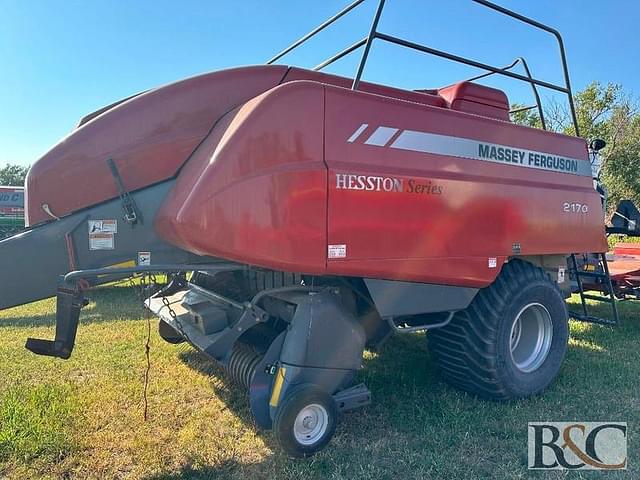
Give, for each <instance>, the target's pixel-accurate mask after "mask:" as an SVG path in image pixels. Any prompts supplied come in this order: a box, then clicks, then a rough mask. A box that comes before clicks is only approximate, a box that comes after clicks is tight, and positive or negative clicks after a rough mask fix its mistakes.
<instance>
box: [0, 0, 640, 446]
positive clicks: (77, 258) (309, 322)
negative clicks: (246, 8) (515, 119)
mask: <svg viewBox="0 0 640 480" xmlns="http://www.w3.org/2000/svg"><path fill="white" fill-rule="evenodd" d="M474 1H475V2H476V3H479V4H481V5H484V6H486V7H488V8H490V9H492V10H494V11H497V12H499V13H501V14H505V15H507V16H509V17H511V18H513V19H516V20H519V21H521V22H524V23H525V24H528V25H530V26H533V27H536V28H538V29H541V30H542V31H545V32H547V33H551V34H552V35H554V37H555V38H556V39H557V41H558V46H559V49H560V53H561V60H562V66H563V72H564V77H565V82H564V84H563V85H555V84H552V83H549V82H545V81H542V80H539V79H536V78H533V77H532V76H531V75H530V72H529V70H528V67H526V62H525V61H524V60H522V61H521V62H514V63H513V64H512V65H510V66H508V67H505V68H500V67H495V66H492V65H487V64H483V63H480V62H477V61H475V60H471V59H466V58H462V57H459V56H456V55H452V54H450V53H447V52H443V51H440V50H436V49H433V48H431V47H428V46H424V45H418V44H415V43H412V42H409V41H407V40H404V39H401V38H397V37H394V36H391V35H387V34H384V33H382V32H380V31H379V30H378V21H379V18H380V15H381V14H382V11H383V8H384V1H379V3H378V8H377V10H376V14H375V16H374V20H373V23H372V27H371V30H370V32H369V34H368V35H367V36H366V37H365V38H363V39H362V40H361V41H359V42H357V43H356V44H354V45H353V46H351V47H348V48H347V49H345V50H343V51H341V52H339V53H337V54H336V55H334V56H332V57H330V58H329V59H328V60H327V61H325V62H323V63H322V64H320V65H319V66H318V68H316V69H315V70H306V69H302V68H296V67H286V66H282V65H271V64H272V63H274V62H276V61H278V60H279V59H280V58H282V56H283V55H285V54H287V53H289V52H290V51H291V50H293V49H294V48H296V47H297V46H299V45H301V44H302V43H304V41H306V40H307V39H309V38H311V37H312V36H314V35H315V34H317V33H318V32H320V31H321V30H323V29H324V28H325V27H327V26H328V25H330V24H331V23H333V22H335V21H336V20H338V19H339V18H341V17H342V16H343V15H345V14H347V13H348V12H349V11H351V10H352V9H353V8H355V7H357V6H358V5H360V4H361V3H362V2H363V0H358V1H356V2H354V3H352V4H351V5H349V6H348V7H347V8H345V9H344V10H342V11H341V12H340V13H338V14H337V15H336V16H334V17H332V18H331V19H330V20H328V21H327V22H325V23H323V24H322V25H320V26H319V27H318V28H317V29H315V30H313V31H312V32H310V33H309V34H308V35H306V36H305V37H303V38H302V39H301V40H299V41H298V42H295V43H294V44H293V45H292V46H291V47H289V48H287V49H285V50H283V51H282V52H281V53H280V54H278V55H276V56H275V57H274V58H273V59H271V61H269V62H268V63H269V65H265V66H256V67H243V68H236V69H230V70H225V71H220V72H214V73H211V74H206V75H201V76H198V77H194V78H190V79H186V80H183V81H180V82H176V83H174V84H171V85H167V86H165V87H161V88H158V89H153V90H149V91H147V92H143V93H141V94H139V95H134V96H132V97H129V98H128V99H125V100H123V101H121V102H117V103H115V104H113V105H110V106H108V107H105V108H104V109H101V110H99V111H97V112H94V113H92V114H89V115H87V116H86V117H84V118H83V119H82V120H81V121H80V124H79V125H78V127H77V128H76V129H75V130H74V131H73V132H72V133H71V134H70V135H69V136H68V137H66V138H65V140H64V141H63V142H61V143H59V144H58V145H56V146H54V147H53V148H52V149H51V150H50V151H49V152H48V153H47V154H46V155H45V156H44V157H42V158H41V159H40V160H39V161H38V162H36V163H35V164H34V165H33V167H32V168H31V170H30V171H29V175H28V177H27V181H26V188H27V192H28V202H27V206H26V207H27V222H28V225H29V228H28V230H27V231H25V232H24V233H22V234H20V235H18V236H14V237H11V238H9V239H6V240H4V241H2V242H0V264H1V266H2V269H3V271H4V272H10V273H11V274H10V275H8V276H7V277H6V278H7V279H6V280H5V282H4V283H3V285H2V289H0V290H1V291H2V297H1V300H0V308H8V307H11V306H15V305H19V304H23V303H28V302H31V301H34V300H37V299H41V298H46V297H48V296H52V295H54V294H55V295H57V313H56V315H57V316H56V333H55V338H54V339H53V340H43V339H28V341H27V344H26V347H27V348H28V349H29V350H31V351H32V352H34V353H37V354H41V355H48V356H53V357H59V358H64V359H67V358H69V357H70V356H71V353H72V350H73V348H74V344H75V337H76V331H77V327H78V322H79V318H80V312H81V309H82V308H83V307H84V306H85V304H86V299H85V292H86V291H87V290H88V289H89V288H90V287H92V286H94V285H98V284H102V283H106V282H110V281H113V280H114V279H120V278H124V277H127V276H135V275H142V276H146V275H149V274H155V273H164V274H166V275H167V276H168V278H169V280H170V281H169V282H168V284H167V285H164V286H162V287H161V288H159V289H158V291H156V292H154V294H153V295H152V296H150V297H149V298H147V299H146V301H145V305H146V306H147V308H148V309H149V310H151V311H152V312H154V313H155V314H156V315H157V316H158V318H159V320H160V321H159V333H160V335H161V337H162V338H163V339H165V340H166V341H168V342H170V343H181V342H189V343H190V344H191V345H193V346H194V347H195V348H197V349H198V350H200V351H201V352H203V353H204V354H205V355H207V356H208V357H209V358H211V359H213V360H215V361H216V362H218V363H219V364H221V365H222V366H223V367H225V369H226V370H227V371H228V373H229V376H230V377H231V378H232V379H233V380H234V381H235V382H237V383H238V384H240V385H243V386H244V387H245V388H246V389H247V390H248V392H249V403H250V405H251V411H252V413H253V415H254V417H255V420H256V423H257V425H258V426H260V427H263V428H272V429H273V430H274V431H275V435H276V438H277V439H278V441H279V443H280V445H282V447H283V448H284V449H285V450H286V451H287V452H288V453H289V454H291V455H294V456H306V455H310V454H312V453H314V452H315V451H317V450H319V449H320V448H322V447H324V446H325V445H326V444H327V442H328V441H329V440H330V438H331V436H332V434H333V431H334V429H335V425H336V421H337V415H338V413H339V412H341V411H345V410H349V409H352V408H356V407H360V406H363V405H366V404H368V403H369V402H370V400H371V394H370V392H369V390H368V389H367V387H366V386H365V385H360V384H354V383H355V378H356V372H357V370H358V369H359V368H360V365H361V359H362V354H363V350H364V349H365V347H370V348H375V347H378V346H380V345H381V344H382V343H383V342H384V340H385V339H386V338H388V337H389V336H390V335H391V334H394V333H397V334H406V333H412V332H416V331H424V330H427V331H428V335H427V337H428V340H429V345H430V349H431V352H432V354H433V356H434V359H435V361H436V363H437V364H438V366H439V367H440V369H441V371H442V374H443V375H442V376H443V378H444V379H445V380H446V381H447V382H449V383H450V384H452V385H454V386H456V387H458V388H460V389H463V390H465V391H468V392H471V393H473V394H475V395H478V396H481V397H485V398H491V399H500V400H506V399H513V398H521V397H526V396H529V395H533V394H537V393H539V392H541V391H543V390H544V389H545V388H546V387H547V386H548V385H549V384H550V383H551V382H552V381H553V379H554V378H555V377H556V375H557V373H558V371H559V369H560V366H561V364H562V360H563V357H564V354H565V351H566V348H567V337H568V325H567V320H568V312H567V308H566V305H565V299H566V298H567V297H568V296H570V295H571V293H573V292H575V291H579V292H580V294H581V295H582V298H583V299H585V298H587V297H586V295H588V294H586V293H585V290H586V288H585V286H586V287H589V286H590V285H592V284H589V283H582V282H581V279H582V277H584V276H585V275H587V273H593V275H596V274H598V275H600V276H599V277H593V278H596V280H599V281H596V282H594V283H593V285H604V284H606V288H608V289H609V290H608V291H609V292H613V291H614V287H613V283H612V279H613V277H612V276H611V275H610V274H609V270H608V259H607V257H606V256H605V255H604V252H605V251H606V250H607V242H606V236H605V228H604V222H603V208H602V201H601V198H600V193H599V192H598V191H597V190H596V188H594V178H596V180H597V174H596V173H594V172H593V169H592V164H593V163H594V159H597V151H598V149H599V148H602V144H601V143H598V142H596V143H592V144H591V145H590V146H588V145H587V143H586V141H584V140H583V139H580V138H578V133H579V132H578V125H577V122H576V121H575V120H576V115H575V111H574V110H575V109H574V106H573V99H572V96H571V86H570V82H569V76H568V69H567V62H566V58H565V53H564V46H563V43H562V38H561V37H560V34H559V33H558V32H557V31H555V30H554V29H552V28H550V27H548V26H546V25H543V24H540V23H539V22H536V21H534V20H531V19H528V18H526V17H523V16H521V15H519V14H516V13H514V12H511V11H509V10H506V9H504V8H502V7H499V6H497V5H494V4H492V3H490V2H487V1H485V0H474ZM374 40H378V41H385V42H388V43H391V44H394V45H399V46H402V47H406V48H409V49H412V50H415V51H419V52H422V53H427V54H431V55H436V56H438V57H441V58H445V59H448V60H452V61H455V62H459V63H462V64H466V65H469V66H472V67H475V68H480V69H482V70H484V71H486V72H487V73H486V74H484V75H482V76H481V77H476V79H478V78H486V77H487V76H489V75H492V74H497V75H502V76H506V77H509V78H511V79H515V80H519V81H524V82H526V83H528V84H529V85H530V86H531V87H532V89H533V92H534V94H535V95H534V96H535V98H536V101H537V103H538V105H537V106H538V108H539V109H540V105H539V95H538V92H537V88H538V87H544V88H550V89H552V90H555V91H558V92H561V93H564V94H566V95H567V97H568V99H569V105H570V110H571V112H572V117H573V120H574V128H575V133H576V136H575V137H571V136H567V135H560V134H555V133H551V132H546V131H544V130H539V129H532V128H528V127H524V126H520V125H515V124H513V123H511V121H510V116H509V115H510V111H509V101H508V99H507V97H506V95H505V94H504V92H502V91H500V90H496V89H494V88H490V87H487V86H484V85H480V84H477V83H473V82H470V81H462V82H459V83H457V84H454V85H450V86H447V87H443V88H440V89H420V90H414V91H409V90H402V89H396V88H392V87H387V86H383V85H377V84H372V83H367V82H364V81H362V79H361V77H362V73H363V70H364V67H365V64H366V61H367V57H368V55H369V51H370V47H371V44H372V42H373V41H374ZM360 47H363V56H362V59H361V62H360V64H359V67H358V70H357V72H356V75H355V76H354V78H353V79H351V78H343V77H338V76H335V75H329V74H325V73H322V72H319V71H318V70H320V69H321V68H323V67H325V66H327V65H330V64H332V63H333V62H335V61H337V60H339V59H340V58H342V57H344V56H345V55H347V54H349V53H351V52H353V51H354V50H356V49H357V48H360ZM517 63H522V64H523V65H524V66H525V73H526V74H525V75H522V74H517V73H514V72H513V71H512V68H513V67H514V66H515V65H516V64H517ZM540 111H542V110H541V109H540ZM60 172H64V178H65V182H64V183H61V182H60V181H59V178H60ZM71 186H72V187H73V188H71ZM629 215H631V214H628V215H627V217H626V218H627V220H628V222H627V224H624V223H623V224H622V227H619V228H623V227H625V225H626V229H627V230H626V231H627V232H629V231H631V230H633V229H631V228H630V225H631V223H629V222H633V221H635V220H634V218H635V217H633V215H631V216H629ZM632 217H633V218H632ZM616 222H618V220H616ZM614 226H615V225H614ZM616 228H618V227H616ZM634 228H635V227H634ZM558 231H562V232H563V234H562V235H558ZM470 232H473V235H470ZM471 237H473V238H471ZM583 252H593V253H586V254H583ZM594 256H595V257H594ZM592 258H598V262H600V263H599V265H600V268H601V269H602V271H594V272H590V271H589V269H588V268H584V266H585V265H591V263H590V261H591V260H590V259H592ZM25 259H28V263H29V265H31V266H32V267H31V268H25V263H26V260H25ZM567 269H569V273H570V275H565V272H566V270H567ZM632 277H633V276H632ZM572 278H573V280H574V281H573V282H572V281H571V280H572ZM627 278H629V277H627ZM9 280H10V281H9ZM616 281H617V280H616ZM602 282H605V283H602ZM576 285H577V288H578V290H576ZM616 285H618V284H617V283H616ZM609 300H610V302H611V304H612V307H613V309H614V310H613V318H612V319H611V320H610V322H611V323H615V322H616V321H617V312H616V310H615V295H610V299H609ZM575 316H576V318H579V319H581V320H585V321H600V323H602V322H604V320H603V319H598V318H597V317H593V316H590V315H588V314H587V312H586V307H585V312H584V315H577V314H576V315H575Z"/></svg>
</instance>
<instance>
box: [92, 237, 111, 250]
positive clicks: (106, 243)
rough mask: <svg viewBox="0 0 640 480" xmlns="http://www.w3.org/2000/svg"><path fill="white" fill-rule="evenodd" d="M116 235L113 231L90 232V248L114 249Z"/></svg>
mask: <svg viewBox="0 0 640 480" xmlns="http://www.w3.org/2000/svg"><path fill="white" fill-rule="evenodd" d="M114 237H115V235H114V234H113V233H90V234H89V250H113V249H114V247H115V242H114Z"/></svg>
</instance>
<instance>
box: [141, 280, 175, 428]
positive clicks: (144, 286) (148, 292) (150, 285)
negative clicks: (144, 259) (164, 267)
mask: <svg viewBox="0 0 640 480" xmlns="http://www.w3.org/2000/svg"><path fill="white" fill-rule="evenodd" d="M136 278H139V283H138V284H136V282H135V280H136ZM129 285H130V286H131V287H132V288H133V289H134V290H136V291H137V294H138V297H139V300H140V303H141V304H142V308H143V310H144V318H145V319H146V327H147V337H146V341H145V346H144V350H145V358H146V367H145V371H144V387H143V393H142V399H143V404H144V407H143V417H144V421H145V422H146V421H147V419H148V412H149V402H148V397H147V394H148V392H149V380H150V377H151V313H150V312H149V309H147V308H146V306H145V301H146V300H147V299H149V298H150V297H151V296H152V295H154V294H155V293H157V292H158V291H160V290H161V289H162V288H163V286H162V285H161V284H160V282H158V279H157V277H156V275H155V274H153V273H144V274H142V275H140V276H138V277H136V276H135V275H132V276H131V277H129ZM162 304H163V305H164V306H165V307H166V308H167V311H168V312H169V316H170V317H171V319H172V320H173V323H174V325H175V326H176V327H177V330H178V332H179V333H180V335H182V336H183V337H184V338H188V337H187V334H186V333H185V331H184V329H183V327H182V324H181V322H180V320H179V319H178V315H177V314H176V312H175V310H174V309H173V308H172V307H171V303H170V302H169V299H168V298H167V297H165V296H163V297H162Z"/></svg>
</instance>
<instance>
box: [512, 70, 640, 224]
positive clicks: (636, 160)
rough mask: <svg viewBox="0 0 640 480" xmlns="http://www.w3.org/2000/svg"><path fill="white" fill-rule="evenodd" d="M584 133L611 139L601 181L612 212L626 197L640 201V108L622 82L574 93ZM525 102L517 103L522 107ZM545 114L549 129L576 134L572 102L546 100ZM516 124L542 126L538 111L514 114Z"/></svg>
mask: <svg viewBox="0 0 640 480" xmlns="http://www.w3.org/2000/svg"><path fill="white" fill-rule="evenodd" d="M574 103H575V108H576V117H577V120H578V128H579V130H580V135H581V136H582V137H583V138H585V139H587V140H593V139H596V138H600V139H602V140H604V141H605V142H607V146H606V147H605V148H604V149H603V150H601V152H600V156H601V159H602V161H603V167H602V172H601V180H602V182H603V183H604V185H605V188H606V189H607V193H608V203H607V207H608V208H607V209H608V210H609V213H612V210H613V209H614V208H615V206H616V205H617V204H618V202H619V201H620V200H622V199H630V200H633V201H634V202H635V203H636V204H637V205H638V204H640V108H639V106H638V103H637V101H636V100H635V99H634V98H633V97H632V96H631V95H629V94H627V93H625V92H624V90H623V88H622V86H621V85H617V84H613V83H609V84H607V85H602V84H601V83H599V82H593V83H591V84H590V85H588V86H587V87H586V88H585V89H584V90H581V91H579V92H578V93H577V94H575V95H574ZM522 107H523V105H513V106H512V110H519V109H521V108H522ZM543 116H544V120H545V124H546V127H547V129H548V130H552V131H554V132H559V133H565V134H568V135H573V134H574V129H573V122H572V119H571V114H570V111H569V108H568V105H566V104H565V103H562V102H558V101H556V100H554V99H551V100H548V101H547V102H545V105H544V108H543ZM512 120H513V121H514V122H516V123H519V124H522V125H527V126H530V127H537V128H541V127H542V122H541V119H540V115H539V114H538V111H537V110H535V109H530V110H520V111H519V112H516V113H514V114H513V115H512Z"/></svg>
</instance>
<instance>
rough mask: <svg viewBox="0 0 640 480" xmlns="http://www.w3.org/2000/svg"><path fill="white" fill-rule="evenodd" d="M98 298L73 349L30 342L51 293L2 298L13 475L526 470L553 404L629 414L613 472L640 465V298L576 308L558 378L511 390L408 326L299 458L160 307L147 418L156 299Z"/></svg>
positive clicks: (477, 474)
mask: <svg viewBox="0 0 640 480" xmlns="http://www.w3.org/2000/svg"><path fill="white" fill-rule="evenodd" d="M92 298H93V299H94V300H96V302H95V303H91V304H90V305H89V307H87V308H86V309H85V310H84V311H83V317H82V324H81V327H80V330H79V333H78V342H77V346H76V350H75V352H74V354H73V356H72V358H71V359H70V360H68V361H62V360H54V359H49V358H44V357H37V356H35V355H32V354H30V353H28V352H27V351H26V350H25V349H24V347H23V345H24V341H25V339H26V338H27V337H28V336H36V337H44V338H49V337H51V336H52V334H53V316H52V312H53V310H54V303H53V301H52V300H46V301H42V302H39V303H36V304H32V305H28V306H24V307H20V308H16V309H12V310H7V311H4V312H0V478H4V477H7V478H19V479H24V478H96V479H97V478H100V479H104V478H141V479H142V478H144V479H165V478H166V479H177V478H237V479H253V478H265V479H267V478H269V479H271V478H291V479H301V478H323V479H324V478H334V479H339V478H344V479H359V478H362V479H365V478H366V479H370V478H390V479H391V478H393V479H404V478H447V479H482V478H494V479H510V478H525V477H527V478H528V477H529V475H530V472H528V471H527V468H526V463H527V459H526V455H527V422H528V421H544V420H578V421H601V420H618V421H626V422H628V424H629V429H630V431H629V470H628V471H627V472H615V473H613V472H611V473H609V474H607V478H640V455H639V453H640V449H639V447H638V445H639V442H640V435H639V433H640V432H639V430H638V428H639V425H640V388H639V385H640V382H639V378H640V348H639V346H640V305H635V306H633V305H630V304H627V305H622V306H621V312H622V316H623V318H624V320H625V324H624V326H622V327H619V328H617V329H611V328H607V327H600V326H595V325H586V324H579V323H572V324H571V343H570V348H569V353H568V356H567V359H566V362H565V365H564V367H563V369H562V372H561V375H560V377H559V379H558V380H557V382H556V383H555V384H553V386H552V387H551V388H550V389H549V390H548V391H547V392H546V393H545V394H544V395H543V396H540V397H536V398H531V399H527V400H523V401H517V402H512V403H507V404H500V403H493V402H486V401H480V400H477V399H475V398H473V397H471V396H469V395H466V394H463V393H459V392H457V391H455V390H453V389H451V388H450V387H448V386H446V385H444V384H443V383H442V382H441V381H439V380H438V376H437V372H436V371H435V369H434V367H433V365H432V363H431V362H430V359H429V354H428V352H427V350H426V348H425V338H424V335H412V336H404V337H396V338H394V339H392V340H391V341H390V342H389V343H388V344H386V345H385V347H384V348H383V349H382V351H380V352H379V353H377V354H376V353H370V352H367V354H366V358H365V369H364V370H363V371H362V372H361V374H360V377H361V379H362V380H363V381H364V382H366V383H367V385H368V386H369V388H370V389H371V391H372V392H373V396H374V404H373V405H371V406H370V407H368V408H367V409H365V410H363V411H360V412H357V413H351V414H347V415H346V416H345V418H344V420H343V422H342V424H341V425H340V426H339V427H338V432H337V434H336V437H335V438H334V440H333V442H332V443H331V445H330V446H329V447H328V448H327V449H326V450H324V451H323V452H322V453H320V454H319V455H317V456H316V457H314V458H312V459H310V460H307V461H293V460H289V459H287V458H286V457H284V456H283V455H282V454H280V453H279V451H278V449H277V447H276V445H275V444H274V441H273V440H272V438H271V436H270V434H269V433H262V432H259V431H256V429H255V428H254V427H253V426H252V423H251V417H250V414H249V410H248V406H247V402H246V399H245V396H244V394H243V392H242V391H240V389H238V388H236V387H234V386H232V385H229V384H228V383H227V382H226V381H225V379H224V375H223V374H222V373H221V371H220V370H218V369H217V368H216V367H215V366H213V365H212V364H211V363H209V362H208V361H207V360H205V359H204V358H203V356H202V355H200V354H198V353H196V352H195V351H193V350H192V349H191V348H189V347H186V346H172V345H168V344H166V343H164V342H162V340H160V338H159V337H158V336H157V335H156V334H155V327H156V325H155V323H156V322H155V321H153V328H154V334H153V336H152V346H151V357H152V369H151V383H150V392H149V412H150V417H149V420H148V421H147V422H146V423H145V422H144V421H143V418H142V411H143V410H142V407H143V405H142V387H143V375H144V369H145V365H146V362H145V356H144V343H145V339H146V320H145V316H144V313H143V311H142V309H141V307H140V305H139V304H138V302H137V301H136V298H135V295H134V292H133V291H132V290H128V289H126V288H120V287H113V288H104V289H101V290H98V291H96V292H94V293H93V295H92ZM572 473H573V474H571V475H569V478H594V476H598V475H599V473H597V472H596V473H591V474H589V472H586V473H582V474H577V473H576V472H572ZM532 476H533V477H538V478H565V477H564V475H551V474H550V475H548V476H542V475H540V474H537V475H532Z"/></svg>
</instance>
